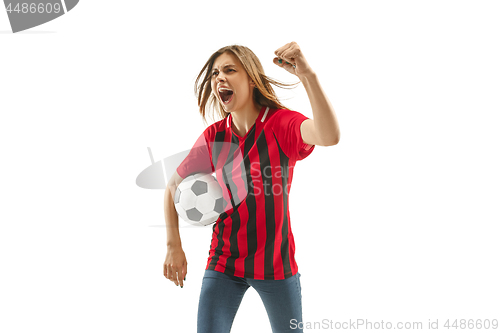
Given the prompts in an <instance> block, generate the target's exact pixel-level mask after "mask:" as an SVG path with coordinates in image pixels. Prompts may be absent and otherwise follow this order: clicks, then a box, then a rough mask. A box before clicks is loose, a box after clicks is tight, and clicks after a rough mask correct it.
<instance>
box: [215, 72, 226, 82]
mask: <svg viewBox="0 0 500 333" xmlns="http://www.w3.org/2000/svg"><path fill="white" fill-rule="evenodd" d="M216 81H217V82H223V81H226V78H225V77H224V75H223V74H222V73H221V74H219V75H217V79H216Z"/></svg>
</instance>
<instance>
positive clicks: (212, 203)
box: [174, 173, 224, 226]
mask: <svg viewBox="0 0 500 333" xmlns="http://www.w3.org/2000/svg"><path fill="white" fill-rule="evenodd" d="M223 204H224V198H223V197H222V188H221V187H220V185H219V183H218V182H217V180H216V179H215V177H214V176H212V175H210V174H206V173H196V174H193V175H190V176H188V177H186V178H184V179H183V180H182V182H181V183H180V184H179V186H178V187H177V190H176V191H175V196H174V205H175V209H176V210H177V213H178V214H179V216H180V217H181V218H182V219H183V220H184V221H186V222H188V223H190V224H192V225H195V226H206V225H210V224H212V223H214V222H215V221H216V220H217V218H218V217H219V215H220V214H221V213H222V211H223Z"/></svg>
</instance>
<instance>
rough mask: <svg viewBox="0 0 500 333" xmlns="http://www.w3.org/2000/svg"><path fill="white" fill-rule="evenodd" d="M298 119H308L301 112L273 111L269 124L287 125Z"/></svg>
mask: <svg viewBox="0 0 500 333" xmlns="http://www.w3.org/2000/svg"><path fill="white" fill-rule="evenodd" d="M297 118H300V119H301V118H307V117H306V116H304V115H303V114H302V113H300V112H299V111H295V110H290V109H271V110H270V112H269V122H270V123H278V124H281V125H286V124H287V123H289V122H290V121H292V120H294V119H297Z"/></svg>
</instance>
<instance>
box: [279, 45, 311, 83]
mask: <svg viewBox="0 0 500 333" xmlns="http://www.w3.org/2000/svg"><path fill="white" fill-rule="evenodd" d="M274 54H276V56H277V58H274V59H273V62H274V64H276V65H278V66H280V67H281V68H284V69H286V70H287V71H288V72H289V73H291V74H294V75H297V76H298V77H299V79H300V77H301V76H307V75H310V74H314V71H313V70H312V68H311V66H309V64H308V63H307V60H306V58H305V57H304V54H303V53H302V50H301V49H300V47H299V44H297V43H295V42H291V43H288V44H286V45H285V46H282V47H280V48H279V49H277V50H276V51H274ZM280 60H281V63H280Z"/></svg>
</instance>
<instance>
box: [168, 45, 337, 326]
mask: <svg viewBox="0 0 500 333" xmlns="http://www.w3.org/2000/svg"><path fill="white" fill-rule="evenodd" d="M275 54H276V58H274V59H273V62H274V64H275V65H277V66H279V67H281V68H283V69H284V70H286V71H288V72H289V73H291V74H294V75H296V76H297V77H298V78H299V79H300V81H301V82H302V84H303V85H304V87H305V89H306V91H307V94H308V96H309V100H310V102H311V106H312V110H313V116H314V119H309V118H307V117H305V116H303V115H302V114H300V113H299V112H296V111H291V110H288V109H287V108H285V106H283V105H282V104H281V103H280V102H279V100H278V99H277V97H276V94H275V92H274V90H273V89H272V87H271V84H274V85H276V86H280V87H287V86H291V85H289V84H283V83H280V82H278V81H275V80H272V79H270V78H268V77H267V76H266V75H264V70H263V68H262V65H261V63H260V61H259V59H258V58H257V57H256V56H255V54H254V53H253V52H252V51H251V50H250V49H248V48H246V47H243V46H239V45H231V46H227V47H223V48H221V49H220V50H218V51H217V52H215V53H214V54H213V55H212V56H211V57H210V59H209V60H208V61H207V63H206V64H205V66H204V67H203V69H202V70H201V72H200V74H199V75H198V78H197V80H196V89H197V96H198V105H199V106H200V113H201V115H202V116H203V117H205V116H206V111H207V109H209V110H210V109H213V110H215V111H217V112H218V114H219V115H220V116H221V117H222V118H223V119H222V120H219V121H217V122H215V123H214V124H212V125H210V126H208V127H207V129H206V130H205V131H204V132H203V134H202V135H201V136H200V138H199V139H198V141H197V143H196V144H195V146H194V147H193V149H192V150H191V151H190V153H189V155H188V156H187V157H186V159H185V160H184V161H183V162H182V163H181V165H180V166H179V167H178V168H177V171H176V172H175V173H174V175H173V177H171V179H170V180H169V184H168V186H167V189H166V191H165V218H166V224H167V256H166V259H165V263H164V275H165V277H166V278H167V279H169V280H171V281H173V282H174V283H175V284H176V285H177V286H179V285H180V286H181V287H183V281H184V280H185V276H186V273H187V261H186V257H185V255H184V252H183V250H182V246H181V241H180V237H179V229H178V218H177V213H176V211H175V207H174V204H173V198H172V195H173V194H174V193H175V189H176V187H177V186H178V185H179V184H180V182H181V181H182V180H183V179H184V178H185V177H187V176H188V175H190V174H193V173H197V172H205V173H213V172H214V171H215V172H216V177H217V180H218V182H219V184H220V185H221V187H222V188H223V189H224V191H223V195H224V199H225V209H224V212H223V213H222V214H220V216H219V218H218V219H217V221H216V223H215V224H214V227H213V235H212V242H211V246H210V251H209V258H208V261H207V266H206V270H205V275H204V278H203V283H202V288H201V294H200V300H199V307H198V332H204V333H206V332H217V333H220V332H229V331H230V329H231V325H232V323H233V320H234V316H235V315H236V312H237V310H238V307H239V305H240V302H241V300H242V298H243V295H244V293H245V291H246V290H247V289H248V288H249V287H250V286H251V287H253V288H255V289H256V290H257V292H258V293H259V295H260V297H261V299H262V301H263V303H264V306H265V308H266V311H267V313H268V316H269V320H270V322H271V327H272V329H273V332H291V331H293V332H301V330H298V329H292V327H293V328H296V327H297V325H296V323H300V322H302V306H301V288H300V281H299V278H300V274H299V273H298V267H297V263H296V262H295V258H294V253H295V243H294V239H293V234H292V230H291V226H290V214H289V209H288V195H289V190H290V185H291V181H292V176H293V168H294V166H295V162H296V161H298V160H301V159H304V158H305V157H307V156H308V155H309V154H311V152H312V151H313V150H314V147H315V145H320V146H331V145H335V144H337V143H338V142H339V137H340V131H339V126H338V122H337V119H336V116H335V112H334V110H333V108H332V106H331V104H330V102H329V100H328V98H327V97H326V95H325V93H324V92H323V90H322V88H321V86H320V84H319V81H318V79H317V76H316V74H315V72H314V71H313V70H312V68H311V67H310V66H309V64H308V63H307V61H306V59H305V57H304V54H303V53H302V51H301V49H300V47H299V45H297V43H295V42H292V43H289V44H286V45H284V46H283V47H281V48H279V49H277V50H276V51H275ZM207 104H208V105H207ZM226 189H227V190H226ZM292 323H295V325H293V326H292V325H291V324H292Z"/></svg>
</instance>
